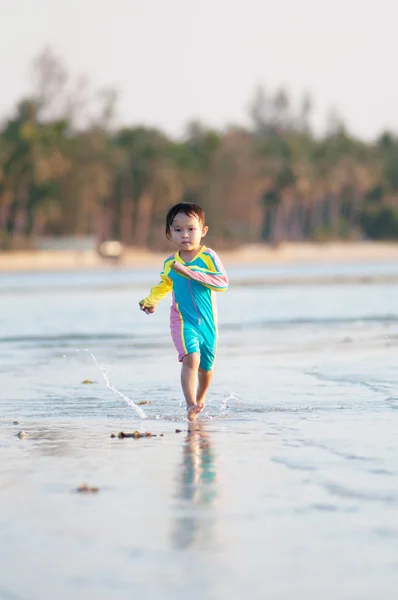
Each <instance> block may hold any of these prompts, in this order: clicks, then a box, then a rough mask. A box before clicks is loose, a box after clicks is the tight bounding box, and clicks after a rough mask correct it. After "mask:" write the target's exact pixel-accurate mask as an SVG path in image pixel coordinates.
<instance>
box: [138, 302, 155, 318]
mask: <svg viewBox="0 0 398 600" xmlns="http://www.w3.org/2000/svg"><path fill="white" fill-rule="evenodd" d="M139 304H140V309H141V310H142V311H144V313H145V314H147V315H151V314H152V313H154V312H155V307H154V306H144V305H143V304H141V302H140V303H139Z"/></svg>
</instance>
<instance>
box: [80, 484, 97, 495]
mask: <svg viewBox="0 0 398 600" xmlns="http://www.w3.org/2000/svg"><path fill="white" fill-rule="evenodd" d="M75 491H76V492H79V493H81V494H96V493H97V492H99V488H97V487H90V486H88V485H87V483H83V484H82V485H81V486H80V487H78V488H76V490H75Z"/></svg>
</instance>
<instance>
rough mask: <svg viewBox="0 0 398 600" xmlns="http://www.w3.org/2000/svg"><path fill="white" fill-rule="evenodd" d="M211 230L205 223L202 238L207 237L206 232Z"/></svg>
mask: <svg viewBox="0 0 398 600" xmlns="http://www.w3.org/2000/svg"><path fill="white" fill-rule="evenodd" d="M208 231H209V228H208V227H207V225H205V226H204V227H203V229H202V238H204V237H205V235H206V233H207V232H208Z"/></svg>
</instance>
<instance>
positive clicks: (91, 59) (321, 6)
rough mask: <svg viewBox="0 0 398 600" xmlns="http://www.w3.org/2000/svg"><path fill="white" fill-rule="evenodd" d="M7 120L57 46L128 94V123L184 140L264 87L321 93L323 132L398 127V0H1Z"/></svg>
mask: <svg viewBox="0 0 398 600" xmlns="http://www.w3.org/2000/svg"><path fill="white" fill-rule="evenodd" d="M0 23H1V36H0V119H3V118H5V117H6V116H9V115H10V114H12V111H13V110H14V107H15V103H16V102H17V100H18V99H20V98H21V97H22V96H23V95H24V94H26V93H27V92H28V91H29V90H30V89H31V86H32V78H31V71H32V68H31V65H32V61H33V59H34V57H36V56H37V55H38V54H39V53H40V52H41V51H42V50H43V48H44V47H46V46H50V47H51V48H52V49H53V51H54V52H55V53H56V54H57V55H58V56H59V57H60V58H61V59H62V61H64V63H65V65H66V67H67V69H68V71H69V73H70V74H71V76H72V77H78V76H80V75H84V76H87V77H88V79H89V81H90V83H91V87H92V89H93V90H94V89H98V88H101V87H113V88H115V89H116V90H117V91H118V93H119V100H118V105H117V117H118V119H117V120H118V123H119V124H125V125H137V124H144V125H150V126H156V127H160V128H161V129H163V130H164V131H166V132H167V133H168V134H169V135H172V136H180V135H182V134H183V132H184V127H185V125H186V124H187V123H188V122H189V121H191V120H200V121H201V122H203V123H204V124H206V125H208V126H211V127H216V128H224V127H225V126H227V125H229V124H247V122H248V108H249V105H250V102H251V99H252V97H253V94H254V90H255V89H256V87H257V86H259V85H263V86H264V87H265V88H266V89H267V90H268V91H269V92H270V93H273V92H275V91H276V89H277V88H278V87H280V86H283V87H284V88H285V89H287V90H288V92H289V94H290V96H291V97H292V99H293V102H295V103H297V104H298V103H299V101H300V99H301V97H302V96H303V94H304V93H306V92H309V93H310V94H311V96H312V98H313V103H314V114H313V124H314V127H315V130H316V131H318V132H322V130H323V128H324V126H325V123H326V120H327V115H328V114H329V112H330V111H332V110H337V111H338V113H339V114H340V115H341V116H342V118H343V120H344V122H345V123H346V125H347V127H348V129H349V131H350V132H352V133H353V134H354V135H357V136H358V137H362V138H364V139H372V138H375V137H376V136H378V135H379V134H380V133H381V132H382V131H383V130H385V129H391V130H393V131H394V130H395V131H398V77H397V76H396V57H397V49H396V41H395V39H396V24H397V23H398V2H397V0H333V2H332V1H330V0H329V1H328V2H325V1H324V0H195V1H193V0H0Z"/></svg>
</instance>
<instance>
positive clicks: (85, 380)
mask: <svg viewBox="0 0 398 600" xmlns="http://www.w3.org/2000/svg"><path fill="white" fill-rule="evenodd" d="M82 383H97V382H96V381H91V379H84V380H83V381H82Z"/></svg>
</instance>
